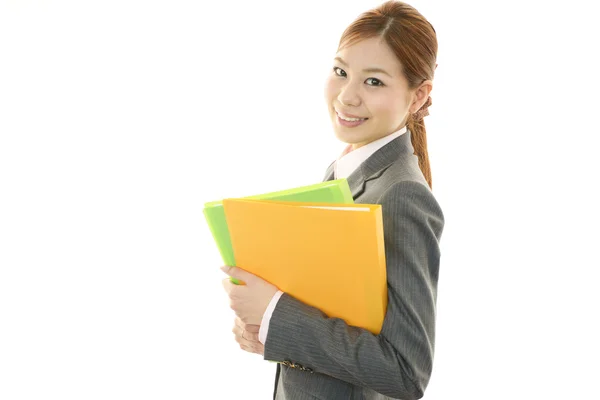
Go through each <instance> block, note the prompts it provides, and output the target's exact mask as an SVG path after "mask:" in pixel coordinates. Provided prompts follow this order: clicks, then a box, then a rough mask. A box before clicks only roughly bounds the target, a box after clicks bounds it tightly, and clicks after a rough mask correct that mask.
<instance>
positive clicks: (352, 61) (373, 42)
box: [336, 37, 402, 73]
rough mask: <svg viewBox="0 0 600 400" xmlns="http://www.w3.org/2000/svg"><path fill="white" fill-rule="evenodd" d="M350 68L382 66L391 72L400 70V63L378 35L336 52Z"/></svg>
mask: <svg viewBox="0 0 600 400" xmlns="http://www.w3.org/2000/svg"><path fill="white" fill-rule="evenodd" d="M336 56H339V57H341V58H342V59H343V60H344V61H346V63H348V64H349V65H350V67H351V68H355V69H362V68H368V67H379V68H384V69H386V70H388V71H390V72H391V73H396V72H398V71H401V69H402V65H401V63H400V61H399V60H398V57H396V55H395V54H394V52H393V51H392V49H391V48H390V47H389V46H388V44H387V43H386V42H385V41H384V40H382V39H381V38H379V37H376V38H369V39H364V40H361V41H360V42H357V43H354V44H353V45H352V46H347V47H345V48H343V49H342V50H340V51H338V52H337V53H336Z"/></svg>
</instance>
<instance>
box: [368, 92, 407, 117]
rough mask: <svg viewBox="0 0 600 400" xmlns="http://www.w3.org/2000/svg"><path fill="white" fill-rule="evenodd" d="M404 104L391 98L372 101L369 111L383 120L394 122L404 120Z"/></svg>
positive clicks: (379, 98) (386, 97)
mask: <svg viewBox="0 0 600 400" xmlns="http://www.w3.org/2000/svg"><path fill="white" fill-rule="evenodd" d="M403 107H404V102H403V101H402V100H398V99H397V98H393V97H390V96H385V97H378V98H374V99H371V102H370V105H369V110H370V112H371V114H372V115H373V116H376V117H378V118H379V119H381V120H388V121H393V120H396V119H398V118H402V112H403V111H402V110H403Z"/></svg>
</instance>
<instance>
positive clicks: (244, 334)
mask: <svg viewBox="0 0 600 400" xmlns="http://www.w3.org/2000/svg"><path fill="white" fill-rule="evenodd" d="M231 331H232V332H233V333H234V334H235V336H236V338H239V339H240V341H246V342H258V343H260V341H259V340H258V332H248V330H245V329H244V328H242V327H240V326H238V325H235V326H234V327H233V329H232V330H231Z"/></svg>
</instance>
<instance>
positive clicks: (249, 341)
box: [232, 317, 265, 356]
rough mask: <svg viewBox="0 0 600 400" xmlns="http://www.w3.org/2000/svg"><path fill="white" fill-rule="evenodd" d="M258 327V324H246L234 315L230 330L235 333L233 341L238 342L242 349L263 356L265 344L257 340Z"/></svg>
mask: <svg viewBox="0 0 600 400" xmlns="http://www.w3.org/2000/svg"><path fill="white" fill-rule="evenodd" d="M259 329H260V326H259V325H246V324H244V323H243V322H242V320H241V319H239V318H237V317H236V318H235V323H234V325H233V329H232V332H233V333H234V335H235V341H236V342H238V343H239V345H240V348H241V349H242V350H245V351H247V352H248V353H256V354H260V355H261V356H264V355H265V346H263V344H262V343H261V342H260V341H259V340H258V331H259Z"/></svg>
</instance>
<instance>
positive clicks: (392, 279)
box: [264, 130, 444, 400]
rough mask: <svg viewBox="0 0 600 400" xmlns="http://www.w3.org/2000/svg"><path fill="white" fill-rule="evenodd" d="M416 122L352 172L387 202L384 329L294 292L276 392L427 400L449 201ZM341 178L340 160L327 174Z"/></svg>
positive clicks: (276, 348) (358, 192)
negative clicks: (414, 139)
mask: <svg viewBox="0 0 600 400" xmlns="http://www.w3.org/2000/svg"><path fill="white" fill-rule="evenodd" d="M413 153H414V149H413V147H412V144H411V141H410V130H407V131H406V133H404V134H403V135H401V136H400V137H398V138H396V139H394V140H392V141H391V142H389V143H387V144H386V145H384V146H383V147H381V148H380V149H379V150H377V151H376V152H375V153H373V154H372V155H371V156H370V157H369V158H368V159H366V160H365V161H364V162H363V163H362V164H361V165H360V166H359V167H358V168H357V169H356V170H355V171H354V172H353V173H352V174H351V175H350V176H349V177H348V183H349V186H350V189H351V191H352V196H353V198H354V202H355V203H368V204H381V206H382V213H383V226H384V242H385V256H386V267H387V280H388V308H387V311H386V315H385V318H384V322H383V326H382V329H381V332H380V333H379V335H374V334H372V333H371V332H369V331H367V330H366V329H362V328H358V327H354V326H349V325H347V324H346V323H345V322H344V321H343V320H341V319H337V318H328V317H327V316H326V315H325V314H324V313H322V312H321V311H320V310H318V309H316V308H314V307H311V306H308V305H306V304H304V303H302V302H300V301H299V300H297V299H295V298H294V297H292V296H290V295H289V294H287V293H284V294H283V295H282V296H281V298H280V299H279V302H278V303H277V306H276V307H275V310H274V311H273V314H272V317H271V321H270V324H269V331H268V334H267V340H266V342H265V346H264V359H265V360H272V361H278V362H279V364H278V365H277V374H276V377H275V389H274V395H273V398H274V399H276V400H309V399H310V400H314V399H320V400H337V399H340V400H342V399H343V400H348V399H350V400H359V399H361V400H382V399H419V398H421V397H422V396H423V393H424V391H425V388H426V386H427V384H428V382H429V378H430V375H431V371H432V364H433V354H434V339H435V307H436V299H437V282H438V270H439V263H440V250H439V241H440V238H441V235H442V230H443V227H444V216H443V214H442V210H441V208H440V206H439V204H438V202H437V201H436V199H435V198H434V196H433V194H432V192H431V190H430V189H429V186H428V185H427V182H426V180H425V178H424V177H423V174H422V173H421V170H420V169H419V165H418V160H417V157H416V156H415V155H414V154H413ZM332 179H333V163H332V164H331V165H330V166H329V168H328V169H327V171H326V174H325V179H324V181H326V180H332Z"/></svg>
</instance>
